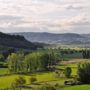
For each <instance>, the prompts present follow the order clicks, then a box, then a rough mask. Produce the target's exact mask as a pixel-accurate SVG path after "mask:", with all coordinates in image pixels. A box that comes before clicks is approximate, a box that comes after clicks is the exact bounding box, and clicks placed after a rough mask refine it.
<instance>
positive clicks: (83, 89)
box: [63, 85, 90, 90]
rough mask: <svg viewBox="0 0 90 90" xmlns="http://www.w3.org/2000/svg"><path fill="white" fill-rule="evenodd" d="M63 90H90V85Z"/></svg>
mask: <svg viewBox="0 0 90 90" xmlns="http://www.w3.org/2000/svg"><path fill="white" fill-rule="evenodd" d="M63 90H90V85H77V86H71V87H66V88H64V89H63Z"/></svg>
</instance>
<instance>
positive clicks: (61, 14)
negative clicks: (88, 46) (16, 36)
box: [0, 0, 90, 32]
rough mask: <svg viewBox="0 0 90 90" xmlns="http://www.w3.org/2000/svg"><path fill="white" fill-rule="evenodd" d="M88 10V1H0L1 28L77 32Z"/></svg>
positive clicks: (89, 20) (89, 23) (89, 21)
mask: <svg viewBox="0 0 90 90" xmlns="http://www.w3.org/2000/svg"><path fill="white" fill-rule="evenodd" d="M89 11H90V1H89V0H0V28H1V29H0V31H3V32H14V31H15V32H16V31H40V32H41V31H47V32H75V30H73V29H79V30H77V32H80V28H81V29H82V27H84V29H82V30H86V29H87V27H88V28H90V12H89ZM77 27H78V28H77ZM85 28H86V29H85ZM88 31H89V29H88ZM83 32H84V31H83Z"/></svg>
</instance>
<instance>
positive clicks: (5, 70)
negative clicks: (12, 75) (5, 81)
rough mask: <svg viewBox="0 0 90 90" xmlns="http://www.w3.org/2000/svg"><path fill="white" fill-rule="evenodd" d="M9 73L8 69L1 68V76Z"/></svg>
mask: <svg viewBox="0 0 90 90" xmlns="http://www.w3.org/2000/svg"><path fill="white" fill-rule="evenodd" d="M7 73H9V71H8V69H7V68H0V75H1V74H7Z"/></svg>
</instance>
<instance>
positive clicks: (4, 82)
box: [0, 63, 90, 90]
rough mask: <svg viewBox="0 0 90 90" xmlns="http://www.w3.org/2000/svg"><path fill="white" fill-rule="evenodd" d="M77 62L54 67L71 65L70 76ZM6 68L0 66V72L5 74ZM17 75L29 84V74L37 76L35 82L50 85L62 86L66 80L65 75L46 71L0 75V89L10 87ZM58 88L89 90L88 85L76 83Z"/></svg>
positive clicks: (74, 72) (75, 71) (63, 67)
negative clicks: (60, 75)
mask: <svg viewBox="0 0 90 90" xmlns="http://www.w3.org/2000/svg"><path fill="white" fill-rule="evenodd" d="M77 64H78V63H68V64H61V63H60V64H58V65H57V66H56V67H57V68H58V69H65V68H66V67H71V68H72V76H73V77H74V76H75V75H77ZM7 73H9V72H8V69H6V68H2V69H1V68H0V74H1V75H2V74H7ZM18 76H23V77H25V79H26V84H27V85H30V84H31V83H30V81H29V79H30V77H31V76H35V77H36V78H37V81H36V83H37V84H45V83H48V84H51V85H55V84H59V85H60V86H64V81H65V80H68V79H67V78H65V77H63V78H62V77H59V78H57V77H56V73H55V72H46V73H36V74H32V75H31V74H30V75H10V76H0V89H3V88H9V87H11V84H12V83H13V81H14V80H15V79H16V78H18ZM60 90H90V85H78V86H68V87H65V88H63V89H60Z"/></svg>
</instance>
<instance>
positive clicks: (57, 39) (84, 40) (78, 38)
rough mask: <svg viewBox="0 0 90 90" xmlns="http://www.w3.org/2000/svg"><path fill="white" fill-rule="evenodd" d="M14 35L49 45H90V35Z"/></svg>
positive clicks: (38, 33) (35, 33)
mask: <svg viewBox="0 0 90 90" xmlns="http://www.w3.org/2000/svg"><path fill="white" fill-rule="evenodd" d="M12 34H14V35H21V36H24V37H25V38H26V39H27V40H28V41H31V42H39V43H48V44H83V45H84V44H90V34H76V33H64V34H54V33H46V32H43V33H40V32H22V33H12Z"/></svg>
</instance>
